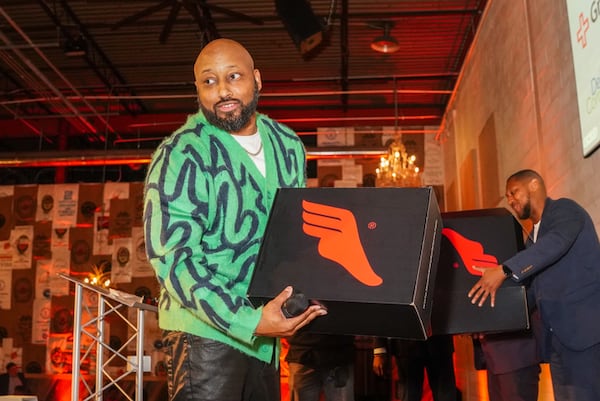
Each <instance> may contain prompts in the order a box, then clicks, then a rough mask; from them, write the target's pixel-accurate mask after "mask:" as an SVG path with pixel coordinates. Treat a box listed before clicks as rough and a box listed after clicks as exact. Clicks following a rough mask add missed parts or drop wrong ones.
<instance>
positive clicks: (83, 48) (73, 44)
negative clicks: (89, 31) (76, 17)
mask: <svg viewBox="0 0 600 401" xmlns="http://www.w3.org/2000/svg"><path fill="white" fill-rule="evenodd" d="M64 52H65V56H68V57H78V56H85V54H86V53H87V41H86V40H85V38H84V37H83V35H79V36H77V37H69V38H67V40H65V44H64Z"/></svg>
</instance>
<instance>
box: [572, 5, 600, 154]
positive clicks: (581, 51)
mask: <svg viewBox="0 0 600 401" xmlns="http://www.w3.org/2000/svg"><path fill="white" fill-rule="evenodd" d="M566 3H567V11H568V15H569V29H570V32H571V49H572V51H573V65H574V68H575V83H576V86H577V103H578V106H579V121H580V124H581V143H582V147H583V156H584V157H587V156H589V155H591V154H592V153H593V152H594V150H596V149H597V148H598V147H599V146H600V57H598V54H600V2H599V1H598V0H586V1H567V2H566Z"/></svg>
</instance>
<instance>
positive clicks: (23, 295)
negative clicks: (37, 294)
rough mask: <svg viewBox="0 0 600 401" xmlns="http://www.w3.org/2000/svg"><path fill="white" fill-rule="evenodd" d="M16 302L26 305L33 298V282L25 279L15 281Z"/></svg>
mask: <svg viewBox="0 0 600 401" xmlns="http://www.w3.org/2000/svg"><path fill="white" fill-rule="evenodd" d="M13 291H14V294H13V295H14V298H15V302H18V303H26V302H29V301H31V299H32V298H33V285H32V283H31V280H29V279H28V278H25V277H21V278H20V279H18V280H16V281H15V284H14V286H13Z"/></svg>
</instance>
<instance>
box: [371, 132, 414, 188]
mask: <svg viewBox="0 0 600 401" xmlns="http://www.w3.org/2000/svg"><path fill="white" fill-rule="evenodd" d="M416 160H417V157H416V156H415V155H409V154H408V153H407V152H406V147H405V146H404V144H403V143H402V141H400V140H399V139H395V140H394V141H393V142H392V143H391V144H390V146H389V148H388V153H387V155H386V156H382V157H381V160H380V161H379V167H378V168H377V169H376V170H375V172H376V173H377V181H376V186H378V187H420V186H421V171H420V170H419V167H417V166H416V165H415V161H416Z"/></svg>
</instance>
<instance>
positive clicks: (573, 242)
mask: <svg viewBox="0 0 600 401" xmlns="http://www.w3.org/2000/svg"><path fill="white" fill-rule="evenodd" d="M506 199H507V201H508V204H509V206H510V207H511V208H512V209H513V210H514V212H515V213H516V215H517V216H518V217H519V218H520V219H529V220H530V221H531V222H532V223H533V230H532V232H531V233H530V234H529V238H528V243H529V244H528V247H527V248H526V249H524V250H523V251H521V252H519V253H517V254H516V255H515V256H513V257H512V258H510V259H508V260H506V261H505V262H504V263H503V264H502V265H500V266H497V267H495V268H489V269H485V270H484V273H483V276H482V277H481V279H480V280H479V281H478V282H477V283H476V284H475V285H474V286H473V288H472V289H471V290H470V291H469V297H471V298H472V302H473V303H478V305H479V306H482V305H483V304H484V302H485V300H486V299H487V298H488V297H489V298H490V299H491V304H492V306H494V304H495V295H496V290H497V289H498V288H499V287H500V285H501V284H502V282H503V281H504V280H506V279H507V278H511V279H512V280H515V281H517V282H523V281H524V280H531V288H530V292H531V294H532V298H533V300H532V301H533V302H534V304H535V305H534V306H535V307H537V309H538V311H539V314H540V320H541V326H542V327H541V336H540V341H541V345H540V346H541V352H542V356H543V358H544V360H545V361H547V362H549V363H550V372H551V376H552V385H553V388H554V397H555V399H556V400H557V401H561V400H577V401H598V400H600V319H598V317H599V316H600V315H599V314H598V306H599V305H600V243H599V242H598V235H597V233H596V229H595V228H594V223H593V221H592V219H591V217H590V216H589V214H588V213H587V212H586V211H585V210H584V209H583V208H582V207H581V206H579V205H578V204H577V203H576V202H574V201H573V200H571V199H566V198H561V199H557V200H554V199H552V198H549V197H548V196H547V194H546V186H545V184H544V180H543V179H542V177H541V176H540V175H539V174H538V173H537V172H535V171H533V170H521V171H519V172H517V173H515V174H513V175H511V176H510V177H509V178H508V180H507V181H506ZM534 329H535V326H534Z"/></svg>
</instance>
